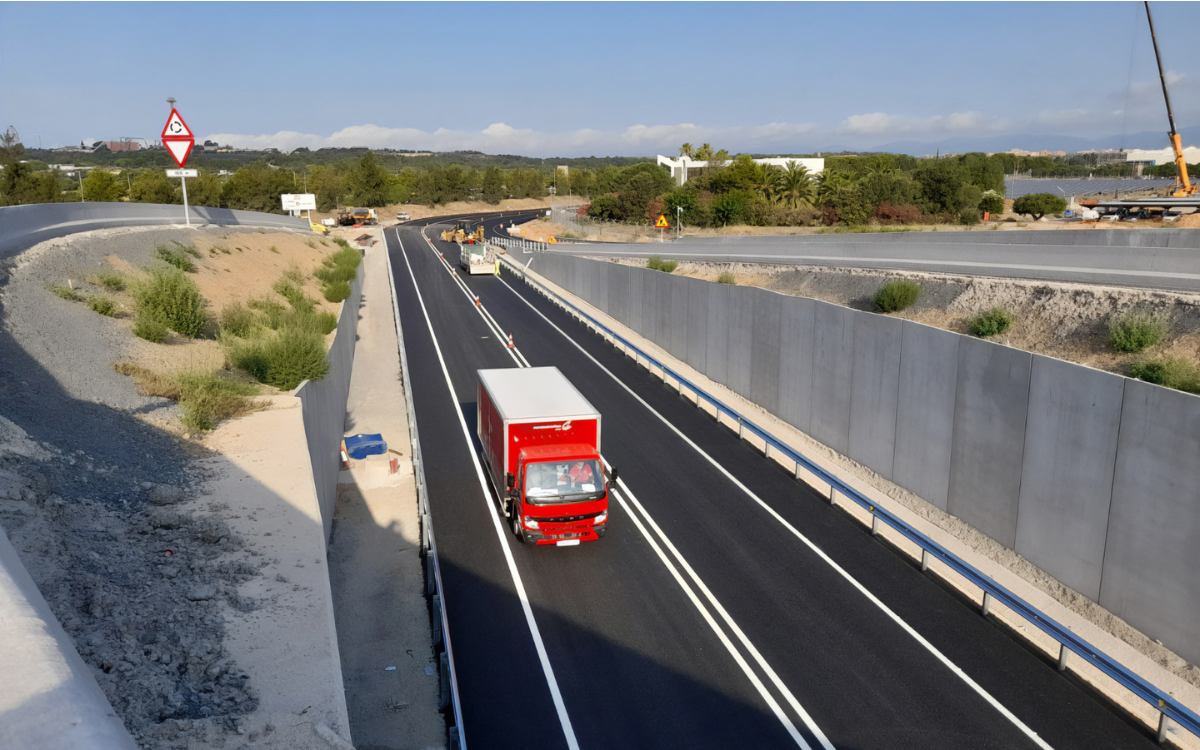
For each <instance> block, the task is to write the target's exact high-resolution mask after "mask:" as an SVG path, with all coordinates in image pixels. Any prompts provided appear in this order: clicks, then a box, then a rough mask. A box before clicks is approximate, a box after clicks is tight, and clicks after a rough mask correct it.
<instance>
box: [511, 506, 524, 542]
mask: <svg viewBox="0 0 1200 750" xmlns="http://www.w3.org/2000/svg"><path fill="white" fill-rule="evenodd" d="M510 520H511V521H512V530H513V535H514V536H516V537H517V541H518V542H520V543H522V544H524V543H525V529H524V528H523V527H522V526H521V514H520V513H518V512H517V509H516V508H513V512H512V516H510Z"/></svg>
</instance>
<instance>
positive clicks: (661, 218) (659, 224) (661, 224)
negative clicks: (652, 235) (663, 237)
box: [654, 214, 671, 229]
mask: <svg viewBox="0 0 1200 750" xmlns="http://www.w3.org/2000/svg"><path fill="white" fill-rule="evenodd" d="M654 227H655V229H670V228H671V225H670V224H668V223H667V215H666V214H659V215H658V221H656V222H654Z"/></svg>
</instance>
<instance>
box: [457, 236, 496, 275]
mask: <svg viewBox="0 0 1200 750" xmlns="http://www.w3.org/2000/svg"><path fill="white" fill-rule="evenodd" d="M458 265H459V267H460V268H462V269H463V270H464V271H466V272H467V273H468V274H470V275H472V276H474V275H476V274H481V273H491V274H497V275H498V274H499V273H500V269H499V265H500V262H499V261H498V260H496V253H495V252H494V251H493V250H492V248H491V246H490V245H488V244H487V243H486V242H468V243H463V244H461V245H459V246H458Z"/></svg>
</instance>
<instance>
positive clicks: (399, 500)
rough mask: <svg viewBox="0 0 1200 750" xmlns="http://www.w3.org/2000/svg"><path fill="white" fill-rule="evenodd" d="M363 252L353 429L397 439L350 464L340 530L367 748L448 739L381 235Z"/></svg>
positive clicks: (335, 563)
mask: <svg viewBox="0 0 1200 750" xmlns="http://www.w3.org/2000/svg"><path fill="white" fill-rule="evenodd" d="M364 262H365V263H366V269H365V276H364V281H363V301H362V307H361V309H360V311H359V316H360V317H359V324H358V344H357V346H356V348H355V350H354V374H353V377H352V378H351V381H350V396H349V399H348V403H347V407H346V426H345V427H346V434H347V435H355V434H359V433H380V434H382V435H383V438H384V440H386V441H387V443H388V447H389V449H390V450H389V451H388V452H387V453H385V454H381V455H376V456H369V457H368V458H366V459H363V460H355V461H351V465H350V468H349V469H348V470H344V471H342V474H341V477H340V478H339V482H338V497H337V506H336V508H335V510H334V518H333V531H332V533H331V535H330V543H329V566H330V567H329V573H330V578H331V579H332V583H333V592H334V604H335V607H336V610H335V611H336V615H337V625H338V641H339V644H340V650H341V656H342V673H343V676H344V679H345V685H346V703H347V706H348V709H349V715H350V729H351V732H352V734H353V736H354V742H355V745H356V746H357V747H359V748H360V749H363V750H365V749H368V748H369V749H370V750H392V749H393V748H394V749H395V750H400V749H401V748H432V747H445V746H446V722H445V720H444V719H443V718H442V715H441V713H439V711H438V698H439V677H438V664H437V661H436V659H435V656H434V652H433V644H432V640H431V637H430V615H429V608H428V604H427V600H426V598H425V578H424V569H423V566H422V562H421V557H420V527H419V521H418V511H417V493H416V484H415V478H414V475H413V467H412V462H411V459H410V456H409V453H410V438H409V433H408V414H407V408H406V405H405V399H404V392H403V390H402V389H403V384H402V383H401V374H400V359H399V355H398V342H397V338H396V327H395V319H394V316H393V312H392V293H391V288H390V285H389V283H388V273H387V266H386V263H387V251H386V249H385V248H384V246H383V244H382V243H378V244H376V245H374V246H372V247H370V248H368V250H367V252H366V258H365V261H364ZM393 462H394V465H393ZM393 469H394V471H393Z"/></svg>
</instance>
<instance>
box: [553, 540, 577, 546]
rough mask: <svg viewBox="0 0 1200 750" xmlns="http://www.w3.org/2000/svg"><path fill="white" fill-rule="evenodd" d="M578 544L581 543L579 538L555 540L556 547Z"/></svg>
mask: <svg viewBox="0 0 1200 750" xmlns="http://www.w3.org/2000/svg"><path fill="white" fill-rule="evenodd" d="M577 544H579V540H578V539H563V540H562V541H559V542H555V543H554V546H555V547H574V546H576V545H577Z"/></svg>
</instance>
